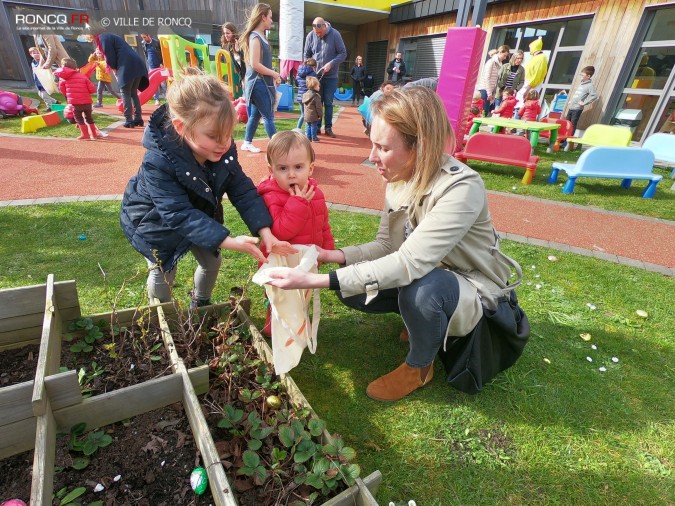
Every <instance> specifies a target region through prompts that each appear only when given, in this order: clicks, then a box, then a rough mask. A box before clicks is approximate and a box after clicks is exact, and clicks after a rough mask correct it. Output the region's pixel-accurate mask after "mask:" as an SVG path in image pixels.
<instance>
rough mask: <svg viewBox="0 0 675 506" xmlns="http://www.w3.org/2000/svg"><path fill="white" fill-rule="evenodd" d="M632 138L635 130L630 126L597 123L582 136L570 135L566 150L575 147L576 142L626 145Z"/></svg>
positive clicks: (590, 144) (592, 144)
mask: <svg viewBox="0 0 675 506" xmlns="http://www.w3.org/2000/svg"><path fill="white" fill-rule="evenodd" d="M632 138H633V132H632V131H631V130H630V129H629V128H626V127H620V126H611V125H601V124H595V125H591V126H589V127H588V128H587V129H586V131H585V132H584V135H582V136H581V137H569V138H568V139H567V146H565V151H569V150H571V149H574V144H586V145H587V146H619V147H626V146H629V145H630V141H631V139H632Z"/></svg>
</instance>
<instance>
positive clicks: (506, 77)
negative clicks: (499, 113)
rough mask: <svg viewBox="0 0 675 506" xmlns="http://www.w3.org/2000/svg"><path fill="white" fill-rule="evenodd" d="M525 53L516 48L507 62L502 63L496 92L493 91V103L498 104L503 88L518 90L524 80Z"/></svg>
mask: <svg viewBox="0 0 675 506" xmlns="http://www.w3.org/2000/svg"><path fill="white" fill-rule="evenodd" d="M524 57H525V53H523V51H522V50H521V49H518V50H517V51H516V52H515V53H513V54H512V55H511V59H510V60H509V62H508V63H505V64H504V65H502V68H501V70H500V71H499V77H498V78H497V93H495V105H499V104H500V103H501V101H502V93H504V89H506V88H513V90H514V91H516V92H517V91H518V90H519V89H520V88H521V86H522V85H523V82H524V80H525V68H524V67H523V58H524Z"/></svg>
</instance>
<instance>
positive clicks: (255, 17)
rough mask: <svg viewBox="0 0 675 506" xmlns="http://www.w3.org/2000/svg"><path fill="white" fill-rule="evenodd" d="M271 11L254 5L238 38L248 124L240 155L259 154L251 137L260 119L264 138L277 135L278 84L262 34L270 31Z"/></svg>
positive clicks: (277, 75)
mask: <svg viewBox="0 0 675 506" xmlns="http://www.w3.org/2000/svg"><path fill="white" fill-rule="evenodd" d="M272 23H273V20H272V8H271V7H270V6H269V5H267V4H263V3H260V4H257V5H256V6H255V7H254V8H253V11H252V12H251V14H250V16H249V18H248V22H247V24H246V30H244V33H242V35H241V37H240V38H239V45H240V47H241V48H242V49H243V50H244V55H245V61H246V62H247V63H248V67H247V68H246V79H245V80H244V97H245V98H246V109H247V112H248V123H246V133H245V134H244V143H243V144H242V145H241V149H242V150H243V151H250V152H251V153H260V148H258V147H256V146H254V145H253V137H254V136H255V132H256V130H257V129H258V123H259V122H260V118H262V120H263V123H264V124H265V132H266V133H267V137H269V138H272V136H273V135H274V134H275V133H276V132H277V129H276V127H275V126H274V102H275V98H276V89H275V86H276V85H278V84H280V83H281V76H280V75H279V73H278V72H277V71H275V70H274V69H273V68H272V48H271V47H270V44H269V42H268V41H267V37H266V36H265V32H266V31H267V30H269V29H270V28H272Z"/></svg>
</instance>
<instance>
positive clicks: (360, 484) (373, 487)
mask: <svg viewBox="0 0 675 506" xmlns="http://www.w3.org/2000/svg"><path fill="white" fill-rule="evenodd" d="M381 481H382V473H380V471H374V472H372V473H371V474H369V475H368V476H366V477H365V478H363V479H361V478H357V479H356V484H355V485H353V486H351V487H349V488H348V489H347V490H345V491H343V492H341V493H340V494H339V495H337V496H335V497H333V498H332V499H329V500H328V501H326V502H325V503H323V504H322V505H321V506H354V505H355V506H377V501H376V500H375V494H377V491H378V489H379V488H380V483H381Z"/></svg>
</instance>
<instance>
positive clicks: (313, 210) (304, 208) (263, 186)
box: [258, 176, 335, 255]
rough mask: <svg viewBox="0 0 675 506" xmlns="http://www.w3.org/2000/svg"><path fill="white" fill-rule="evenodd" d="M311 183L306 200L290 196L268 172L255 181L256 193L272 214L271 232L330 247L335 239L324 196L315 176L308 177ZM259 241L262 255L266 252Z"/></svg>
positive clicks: (284, 238)
mask: <svg viewBox="0 0 675 506" xmlns="http://www.w3.org/2000/svg"><path fill="white" fill-rule="evenodd" d="M309 184H310V186H313V187H314V197H313V198H312V200H311V201H309V202H308V201H307V200H306V199H304V198H302V197H296V196H294V195H293V196H292V195H291V194H290V193H288V192H287V191H285V190H282V189H281V188H280V187H279V184H278V183H277V182H276V181H275V180H274V178H272V177H271V176H270V177H268V178H267V179H265V180H264V181H262V182H261V183H260V184H259V185H258V193H259V194H260V195H261V196H262V198H263V199H265V204H267V208H268V209H269V211H270V214H271V215H272V222H273V224H272V233H273V234H274V236H275V237H276V238H277V239H279V240H280V241H288V242H290V243H291V244H314V245H316V246H319V247H321V248H324V249H334V248H335V240H334V239H333V234H332V232H331V230H330V224H329V223H328V208H327V207H326V197H325V196H324V194H323V192H322V191H321V189H320V188H319V187H318V186H317V184H316V180H314V179H312V178H309ZM263 248H264V246H262V245H261V247H260V249H261V250H262V251H263V253H264V254H265V255H267V252H266V251H265V250H264V249H263Z"/></svg>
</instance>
